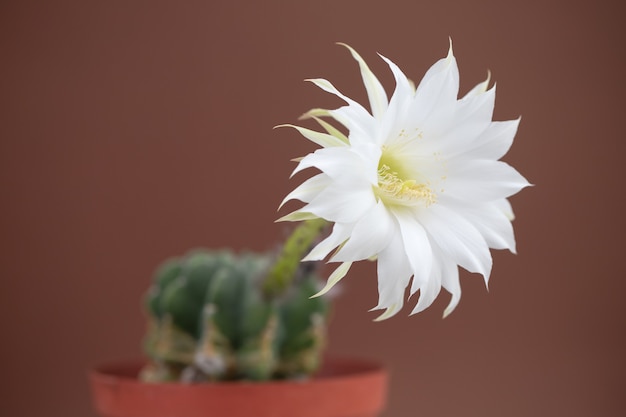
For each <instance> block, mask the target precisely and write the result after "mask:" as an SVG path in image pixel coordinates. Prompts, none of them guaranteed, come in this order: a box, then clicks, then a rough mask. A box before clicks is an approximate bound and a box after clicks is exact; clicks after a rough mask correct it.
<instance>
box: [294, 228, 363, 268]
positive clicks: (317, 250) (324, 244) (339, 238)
mask: <svg viewBox="0 0 626 417" xmlns="http://www.w3.org/2000/svg"><path fill="white" fill-rule="evenodd" d="M351 230H352V228H351V227H350V226H348V225H344V224H340V223H335V224H334V226H333V230H332V232H331V233H330V235H329V236H328V237H327V238H326V239H324V240H322V241H321V242H320V243H318V244H317V245H316V246H315V247H314V248H313V249H312V250H311V252H309V254H308V255H306V256H305V257H304V258H303V259H302V260H303V261H321V260H322V259H324V258H325V257H326V256H327V255H328V254H329V253H330V251H332V250H333V249H335V248H336V247H337V246H339V245H341V244H342V243H343V242H345V241H346V239H348V237H349V236H350V232H351Z"/></svg>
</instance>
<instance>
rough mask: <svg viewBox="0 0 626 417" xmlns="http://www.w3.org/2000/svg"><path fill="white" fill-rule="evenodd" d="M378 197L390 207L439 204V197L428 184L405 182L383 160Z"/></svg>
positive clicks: (377, 190) (379, 167)
mask: <svg viewBox="0 0 626 417" xmlns="http://www.w3.org/2000/svg"><path fill="white" fill-rule="evenodd" d="M375 193H376V195H377V196H378V197H379V198H380V199H382V200H383V202H384V203H385V204H388V205H403V206H406V205H415V204H420V203H421V204H425V205H426V206H430V205H431V204H433V203H435V202H437V196H436V195H435V193H434V192H433V190H432V189H431V188H430V187H429V186H428V185H427V184H419V183H417V181H415V180H412V179H409V180H405V179H403V178H402V176H401V175H400V174H399V173H398V172H397V171H393V170H392V169H391V167H390V166H389V165H387V164H386V163H384V161H383V158H381V160H380V163H379V165H378V187H377V188H376V189H375Z"/></svg>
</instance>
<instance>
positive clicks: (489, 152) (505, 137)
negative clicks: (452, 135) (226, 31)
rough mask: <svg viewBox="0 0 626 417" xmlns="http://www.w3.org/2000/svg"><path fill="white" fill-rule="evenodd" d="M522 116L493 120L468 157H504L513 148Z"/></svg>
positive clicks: (495, 158) (496, 158)
mask: <svg viewBox="0 0 626 417" xmlns="http://www.w3.org/2000/svg"><path fill="white" fill-rule="evenodd" d="M520 120H521V118H518V119H516V120H507V121H503V122H491V124H490V125H489V127H487V129H486V130H485V131H484V132H483V133H482V134H481V135H480V136H479V137H478V139H477V140H476V141H475V143H474V146H473V149H471V150H470V151H469V153H468V155H466V156H467V157H474V158H481V159H494V160H498V159H500V158H502V157H503V156H504V155H505V154H506V153H507V152H508V151H509V149H510V148H511V145H512V144H513V138H514V137H515V134H516V133H517V128H518V126H519V122H520Z"/></svg>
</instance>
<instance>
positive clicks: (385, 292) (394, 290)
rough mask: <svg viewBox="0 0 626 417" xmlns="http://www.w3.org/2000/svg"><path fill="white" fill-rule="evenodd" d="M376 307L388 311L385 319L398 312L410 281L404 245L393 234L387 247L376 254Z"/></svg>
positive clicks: (397, 235)
mask: <svg viewBox="0 0 626 417" xmlns="http://www.w3.org/2000/svg"><path fill="white" fill-rule="evenodd" d="M377 270H378V305H377V306H376V308H377V309H382V308H385V309H388V310H389V311H388V312H387V316H386V317H391V316H392V315H393V314H395V313H396V312H397V311H399V310H400V308H401V307H402V305H403V303H404V291H405V289H406V287H407V286H408V284H409V281H410V279H411V275H412V271H411V265H410V264H409V261H408V259H407V257H406V254H405V250H404V244H403V243H402V239H401V237H400V236H399V234H395V235H394V236H393V238H392V239H391V241H390V242H389V245H388V246H387V247H386V248H385V249H383V250H382V251H381V252H380V253H379V254H378V261H377Z"/></svg>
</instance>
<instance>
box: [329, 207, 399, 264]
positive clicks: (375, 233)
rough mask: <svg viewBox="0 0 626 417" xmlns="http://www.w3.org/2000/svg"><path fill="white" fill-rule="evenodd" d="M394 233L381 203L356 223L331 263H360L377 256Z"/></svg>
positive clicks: (394, 229)
mask: <svg viewBox="0 0 626 417" xmlns="http://www.w3.org/2000/svg"><path fill="white" fill-rule="evenodd" d="M395 232H396V228H395V224H394V222H393V219H392V218H391V216H390V215H389V212H388V211H387V208H386V207H385V204H384V203H383V202H382V201H378V203H377V204H376V205H375V206H374V207H372V208H371V209H370V210H369V211H368V212H366V213H365V214H364V215H363V217H361V219H359V221H358V222H356V224H355V226H354V229H352V233H351V234H350V239H348V241H347V242H346V244H345V245H343V246H342V247H341V249H340V250H339V251H338V252H337V253H336V254H335V255H334V256H333V257H332V258H331V261H344V262H346V261H360V260H363V259H368V258H371V257H372V256H375V255H376V254H378V253H379V252H380V251H381V250H382V249H383V248H384V247H385V246H387V244H388V243H389V240H390V239H391V235H392V234H393V233H395Z"/></svg>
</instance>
